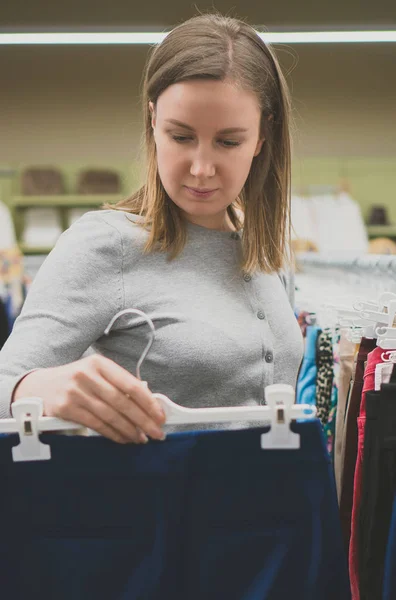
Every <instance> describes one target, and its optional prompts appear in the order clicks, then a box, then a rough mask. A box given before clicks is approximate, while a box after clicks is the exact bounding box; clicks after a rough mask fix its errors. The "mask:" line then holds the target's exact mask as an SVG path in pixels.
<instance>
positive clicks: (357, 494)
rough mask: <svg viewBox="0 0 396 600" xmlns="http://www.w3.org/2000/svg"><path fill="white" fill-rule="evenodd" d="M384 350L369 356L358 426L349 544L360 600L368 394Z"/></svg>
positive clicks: (354, 591)
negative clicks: (362, 500)
mask: <svg viewBox="0 0 396 600" xmlns="http://www.w3.org/2000/svg"><path fill="white" fill-rule="evenodd" d="M382 353H383V350H382V348H375V349H374V350H372V351H371V352H369V353H368V355H367V364H366V368H365V371H364V376H363V390H362V398H361V403H360V411H359V417H358V421H357V426H358V451H357V459H356V465H355V476H354V484H353V503H352V517H351V536H350V544H349V575H350V579H351V588H352V598H353V600H359V599H360V594H359V581H358V571H359V545H360V544H358V540H359V533H358V530H359V511H360V502H361V495H362V474H363V457H364V437H365V427H366V394H367V392H369V391H373V390H374V387H375V381H374V377H375V369H376V366H377V364H379V363H381V362H383V361H382V358H381V355H382Z"/></svg>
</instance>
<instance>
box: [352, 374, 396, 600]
mask: <svg viewBox="0 0 396 600" xmlns="http://www.w3.org/2000/svg"><path fill="white" fill-rule="evenodd" d="M395 375H396V374H395ZM395 400H396V376H393V377H392V380H391V382H390V383H389V384H384V385H382V387H381V391H379V392H376V391H374V392H368V393H367V394H366V428H365V434H364V459H363V474H362V493H361V504H360V515H359V544H358V547H359V590H360V600H375V599H376V598H382V592H383V579H384V563H385V556H386V548H387V544H388V538H389V531H390V527H391V520H392V506H393V501H394V497H395V491H396V428H395V423H396V402H395ZM389 568H390V569H391V572H393V571H394V570H395V565H394V564H393V565H391V566H390V565H389V562H388V569H389ZM394 576H395V575H394V574H393V575H391V574H390V573H388V575H387V577H388V579H390V578H392V577H394ZM391 597H394V596H389V598H391Z"/></svg>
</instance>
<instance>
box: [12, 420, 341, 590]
mask: <svg viewBox="0 0 396 600" xmlns="http://www.w3.org/2000/svg"><path fill="white" fill-rule="evenodd" d="M292 428H293V429H294V430H295V431H296V432H298V433H300V434H301V442H302V444H301V448H300V449H299V450H262V449H261V448H260V433H262V432H264V431H267V429H266V428H264V427H263V428H258V429H250V430H249V429H244V430H231V431H199V432H189V433H185V432H183V433H174V434H170V435H169V436H168V438H167V440H166V441H165V442H156V441H153V442H150V443H149V444H147V445H146V446H135V445H133V444H131V445H128V446H124V445H119V444H115V443H113V442H111V441H110V440H107V439H105V438H84V437H67V436H60V435H56V434H48V433H47V434H43V435H41V439H42V441H43V442H50V444H51V448H52V459H51V460H50V461H42V462H30V463H28V462H24V463H13V462H12V458H11V446H12V445H15V442H16V440H17V436H16V435H8V436H6V437H2V438H0V476H1V485H2V491H1V494H0V510H1V514H2V515H3V522H2V524H1V527H0V582H1V583H0V585H1V597H2V598H4V599H7V600H8V599H11V598H12V599H13V600H22V599H23V600H26V598H40V600H55V599H56V600H160V599H161V600H168V599H172V600H204V599H205V600H225V599H227V600H286V599H293V600H334V599H335V598H336V599H337V600H349V598H350V594H349V582H348V575H347V563H346V558H345V555H344V549H343V544H342V539H341V529H340V522H339V515H338V507H337V498H336V491H335V483H334V477H333V474H332V469H331V465H330V462H329V458H328V455H327V451H326V448H325V443H324V437H323V434H322V430H321V425H320V422H319V421H318V420H315V421H313V422H302V423H295V424H293V426H292Z"/></svg>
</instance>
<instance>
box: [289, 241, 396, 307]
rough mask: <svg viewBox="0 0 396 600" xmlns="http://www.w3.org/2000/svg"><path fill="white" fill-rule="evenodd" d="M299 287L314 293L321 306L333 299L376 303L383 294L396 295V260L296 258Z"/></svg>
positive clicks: (373, 257)
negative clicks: (358, 298)
mask: <svg viewBox="0 0 396 600" xmlns="http://www.w3.org/2000/svg"><path fill="white" fill-rule="evenodd" d="M319 280H320V285H318V283H319ZM296 285H297V289H298V288H300V290H304V293H306V294H308V293H310V292H311V291H312V294H313V296H314V297H315V298H316V302H317V303H319V304H320V303H321V302H322V301H323V302H328V301H329V298H331V296H335V297H339V298H341V297H344V298H345V300H347V299H348V298H350V300H351V301H353V300H356V298H357V296H365V297H366V298H367V299H372V300H376V299H377V298H378V295H379V294H380V293H381V292H385V291H386V292H394V293H396V256H392V255H382V254H381V255H376V254H367V255H360V256H355V255H345V254H333V255H331V254H330V255H329V254H326V255H323V254H317V253H301V254H297V255H296ZM308 290H309V291H308ZM297 295H298V293H297Z"/></svg>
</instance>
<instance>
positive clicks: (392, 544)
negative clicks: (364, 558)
mask: <svg viewBox="0 0 396 600" xmlns="http://www.w3.org/2000/svg"><path fill="white" fill-rule="evenodd" d="M395 598H396V496H395V498H394V500H393V510H392V521H391V526H390V529H389V537H388V543H387V547H386V555H385V565H384V579H383V588H382V600H394V599H395Z"/></svg>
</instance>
